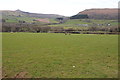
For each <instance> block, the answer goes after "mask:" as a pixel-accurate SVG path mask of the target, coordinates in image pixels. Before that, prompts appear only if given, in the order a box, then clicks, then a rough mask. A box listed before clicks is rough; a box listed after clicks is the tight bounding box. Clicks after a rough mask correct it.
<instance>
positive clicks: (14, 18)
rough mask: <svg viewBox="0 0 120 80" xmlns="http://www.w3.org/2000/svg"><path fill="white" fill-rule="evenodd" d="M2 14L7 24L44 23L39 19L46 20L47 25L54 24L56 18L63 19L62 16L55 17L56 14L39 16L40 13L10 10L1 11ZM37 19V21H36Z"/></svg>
mask: <svg viewBox="0 0 120 80" xmlns="http://www.w3.org/2000/svg"><path fill="white" fill-rule="evenodd" d="M0 12H2V18H3V19H5V20H6V21H7V22H19V21H21V20H22V21H25V22H35V21H38V22H45V21H43V20H40V19H47V20H48V21H47V23H48V22H51V23H56V22H57V21H55V19H56V18H58V17H63V18H64V17H65V16H62V15H56V14H41V13H30V12H24V11H21V10H16V11H11V10H1V11H0ZM38 19H39V20H38Z"/></svg>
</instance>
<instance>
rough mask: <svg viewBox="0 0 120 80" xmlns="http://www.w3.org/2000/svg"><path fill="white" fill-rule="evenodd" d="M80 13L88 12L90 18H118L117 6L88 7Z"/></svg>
mask: <svg viewBox="0 0 120 80" xmlns="http://www.w3.org/2000/svg"><path fill="white" fill-rule="evenodd" d="M80 14H87V15H88V16H89V18H90V19H118V9H117V8H103V9H102V8H101V9H100V8H98V9H97V8H96V9H86V10H84V11H82V12H79V13H78V15H80Z"/></svg>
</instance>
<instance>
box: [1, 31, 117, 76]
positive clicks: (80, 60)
mask: <svg viewBox="0 0 120 80" xmlns="http://www.w3.org/2000/svg"><path fill="white" fill-rule="evenodd" d="M20 72H27V75H25V77H33V78H116V77H117V75H118V36H117V35H95V34H71V35H64V34H61V33H60V34H59V33H58V34H55V33H3V77H4V76H6V77H9V78H10V77H15V75H16V74H18V73H20Z"/></svg>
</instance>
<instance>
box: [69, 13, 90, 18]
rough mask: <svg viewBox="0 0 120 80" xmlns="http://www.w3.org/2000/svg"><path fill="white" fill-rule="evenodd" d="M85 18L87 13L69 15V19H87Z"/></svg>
mask: <svg viewBox="0 0 120 80" xmlns="http://www.w3.org/2000/svg"><path fill="white" fill-rule="evenodd" d="M87 18H88V15H87V14H79V15H74V16H71V17H70V19H87Z"/></svg>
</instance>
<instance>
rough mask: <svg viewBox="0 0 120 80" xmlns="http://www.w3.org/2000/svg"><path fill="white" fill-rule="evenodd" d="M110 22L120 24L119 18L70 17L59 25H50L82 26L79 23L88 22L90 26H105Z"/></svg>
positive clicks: (115, 24)
mask: <svg viewBox="0 0 120 80" xmlns="http://www.w3.org/2000/svg"><path fill="white" fill-rule="evenodd" d="M108 23H110V24H111V26H118V21H117V20H97V19H96V20H95V19H70V20H68V21H66V22H65V23H63V24H57V25H49V26H52V27H59V26H63V27H73V28H74V27H79V28H81V27H82V26H79V25H78V24H88V25H89V26H93V25H94V24H103V26H106V24H108Z"/></svg>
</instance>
